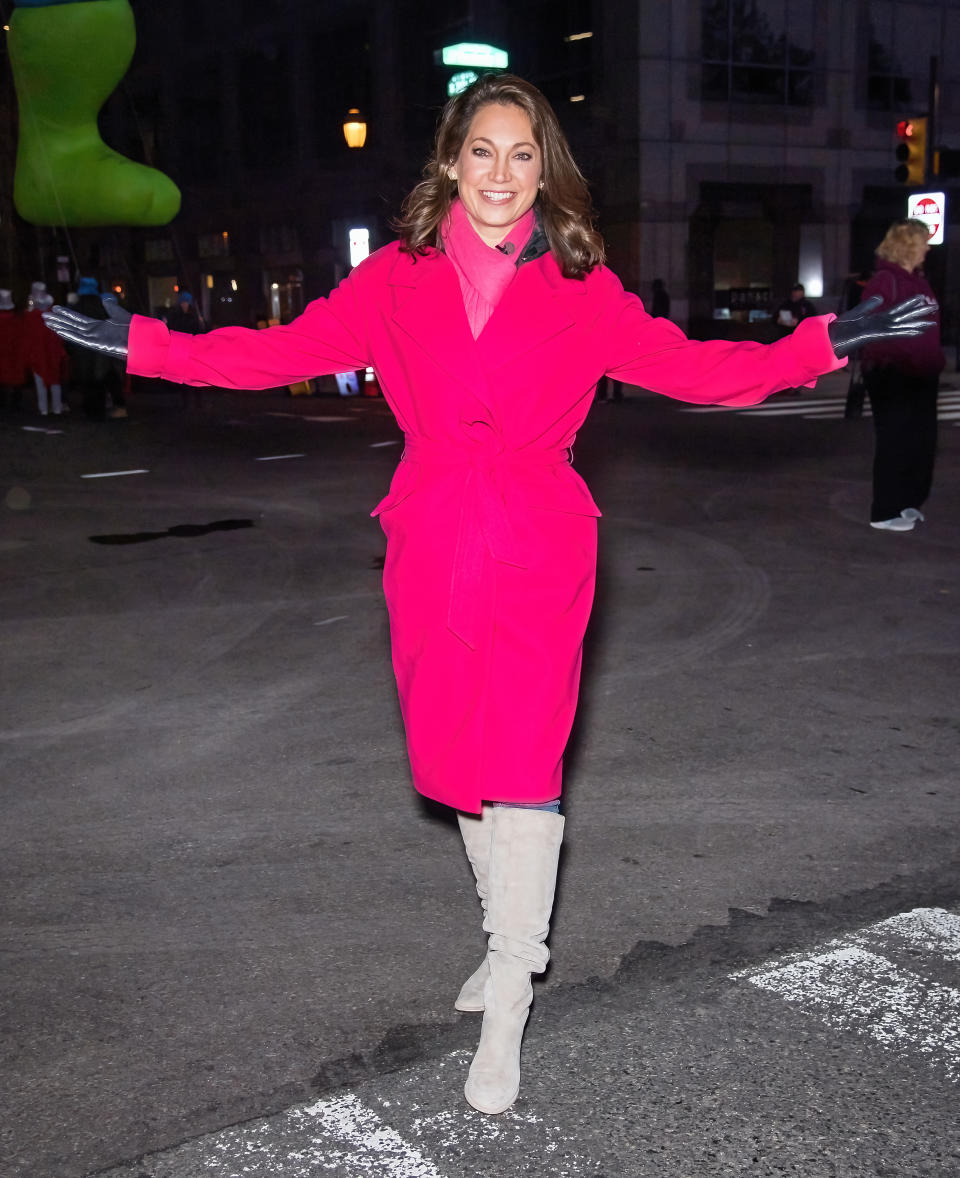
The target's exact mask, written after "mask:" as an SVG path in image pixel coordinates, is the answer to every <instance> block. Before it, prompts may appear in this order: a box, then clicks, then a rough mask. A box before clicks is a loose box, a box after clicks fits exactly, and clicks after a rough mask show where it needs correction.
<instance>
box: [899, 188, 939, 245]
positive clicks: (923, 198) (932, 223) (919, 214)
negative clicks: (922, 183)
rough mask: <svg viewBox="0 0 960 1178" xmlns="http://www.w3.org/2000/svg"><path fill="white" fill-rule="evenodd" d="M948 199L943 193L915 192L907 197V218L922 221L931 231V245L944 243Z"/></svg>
mask: <svg viewBox="0 0 960 1178" xmlns="http://www.w3.org/2000/svg"><path fill="white" fill-rule="evenodd" d="M946 202H947V198H946V196H945V195H944V193H942V192H914V193H911V195H910V196H908V197H907V216H908V217H911V218H912V219H913V220H915V221H922V222H923V223H924V225H926V226H927V228H928V229H929V230H930V245H940V244H941V243H942V242H943V226H944V223H945V222H946V219H947V217H946V212H947V203H946Z"/></svg>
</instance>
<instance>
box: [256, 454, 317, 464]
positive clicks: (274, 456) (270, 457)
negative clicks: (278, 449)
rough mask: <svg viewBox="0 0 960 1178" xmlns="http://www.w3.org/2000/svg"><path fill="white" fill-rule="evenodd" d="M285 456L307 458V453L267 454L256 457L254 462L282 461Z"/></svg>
mask: <svg viewBox="0 0 960 1178" xmlns="http://www.w3.org/2000/svg"><path fill="white" fill-rule="evenodd" d="M285 458H306V454H265V455H264V456H263V457H262V458H254V460H253V461H254V462H282V461H283V460H284V459H285Z"/></svg>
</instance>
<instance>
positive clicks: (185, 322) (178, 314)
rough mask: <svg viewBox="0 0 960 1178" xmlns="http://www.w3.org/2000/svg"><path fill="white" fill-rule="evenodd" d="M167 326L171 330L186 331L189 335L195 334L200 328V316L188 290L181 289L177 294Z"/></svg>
mask: <svg viewBox="0 0 960 1178" xmlns="http://www.w3.org/2000/svg"><path fill="white" fill-rule="evenodd" d="M167 326H168V327H169V328H170V330H171V331H186V332H188V333H189V334H190V335H197V334H198V333H199V332H200V330H201V327H200V316H199V315H198V314H197V304H196V303H195V302H194V301H193V295H192V294H191V293H190V292H189V291H188V290H181V291H180V292H179V293H178V294H177V305H176V307H174V309H173V310H172V311H171V312H170V315H169V317H168V319H167Z"/></svg>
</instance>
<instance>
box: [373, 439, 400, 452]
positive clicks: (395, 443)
mask: <svg viewBox="0 0 960 1178" xmlns="http://www.w3.org/2000/svg"><path fill="white" fill-rule="evenodd" d="M400 445H402V443H401V441H400V439H399V438H396V439H394V440H393V441H390V442H371V443H370V449H371V450H379V449H380V448H381V447H382V446H400Z"/></svg>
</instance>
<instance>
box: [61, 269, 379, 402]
mask: <svg viewBox="0 0 960 1178" xmlns="http://www.w3.org/2000/svg"><path fill="white" fill-rule="evenodd" d="M117 309H118V310H119V308H117ZM107 313H108V314H111V311H110V306H109V305H107ZM123 314H125V313H123ZM44 318H45V319H46V321H47V325H48V326H49V327H50V328H52V329H53V330H54V331H55V332H56V333H57V334H58V335H59V336H61V337H62V338H63V339H66V340H69V341H70V342H71V343H76V344H80V345H82V346H84V347H89V348H93V349H95V350H96V351H100V352H106V353H108V354H109V355H112V356H125V357H126V360H127V371H128V372H130V373H132V374H133V375H135V376H157V377H162V378H163V379H165V380H170V381H174V382H176V383H178V384H190V385H218V386H220V387H221V388H236V389H269V388H275V387H276V386H277V385H283V384H295V383H296V382H297V381H301V380H309V379H310V378H311V377H314V376H322V375H324V374H325V373H331V372H347V371H349V370H351V369H356V368H365V367H367V365H368V364H369V363H370V360H369V355H368V349H367V345H366V331H365V321H364V317H363V315H362V313H361V310H360V306H359V300H358V296H357V291H356V283H355V281H354V279H353V275H351V276H350V277H348V278H347V279H345V280H344V281H343V282H342V283H341V284H340V286H339V287H337V289H336V290H334V291H333V292H332V294H331V295H330V297H329V298H326V299H317V300H316V301H315V302H312V303H310V305H309V306H308V307H307V309H306V311H304V313H303V314H302V315H301V316H300V317H299V318H297V319H295V320H294V321H293V322H292V323H290V324H287V325H286V326H283V327H270V328H267V329H266V330H264V331H256V330H253V329H251V328H244V327H223V328H220V329H219V330H217V331H211V332H208V333H207V334H206V335H187V334H185V333H183V332H177V331H169V330H168V328H167V327H166V325H165V324H164V323H162V322H161V321H160V320H159V319H149V318H146V317H145V316H142V315H134V316H133V318H132V320H130V321H129V323H123V322H118V320H117V318H116V317H115V316H114V315H112V314H111V318H110V319H107V320H99V319H89V318H87V316H85V315H79V314H77V312H75V311H71V310H69V308H66V307H54V308H53V309H52V310H51V311H49V312H47V313H46V314H45V316H44ZM128 318H129V317H128Z"/></svg>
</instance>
